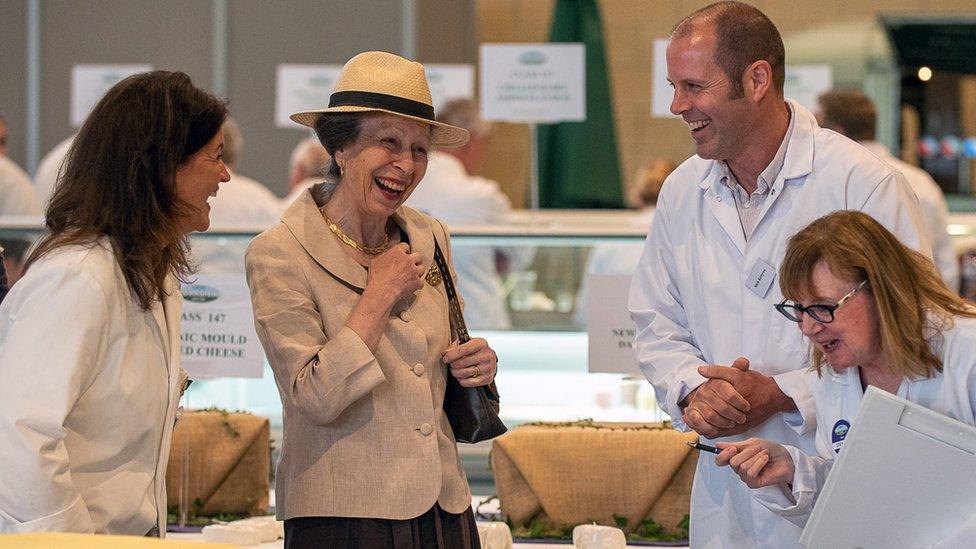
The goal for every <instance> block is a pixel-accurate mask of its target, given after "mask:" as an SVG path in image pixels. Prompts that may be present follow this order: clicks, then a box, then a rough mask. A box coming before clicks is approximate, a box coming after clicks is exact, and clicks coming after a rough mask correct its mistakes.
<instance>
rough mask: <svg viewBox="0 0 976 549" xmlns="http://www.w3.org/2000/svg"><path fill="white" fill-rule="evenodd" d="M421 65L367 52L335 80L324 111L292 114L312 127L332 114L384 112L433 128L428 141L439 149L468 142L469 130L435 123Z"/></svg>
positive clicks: (375, 52)
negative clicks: (320, 119)
mask: <svg viewBox="0 0 976 549" xmlns="http://www.w3.org/2000/svg"><path fill="white" fill-rule="evenodd" d="M433 105H434V102H433V100H432V99H431V97H430V88H429V87H428V85H427V75H426V74H425V73H424V66H423V65H421V64H420V63H417V62H415V61H409V60H407V59H404V58H402V57H400V56H399V55H394V54H392V53H386V52H383V51H367V52H364V53H361V54H359V55H357V56H355V57H353V58H352V59H350V60H349V61H348V62H347V63H346V64H345V66H343V67H342V72H341V73H340V74H339V80H338V81H336V84H335V87H334V88H333V89H332V95H331V96H329V106H328V108H325V109H318V110H314V111H304V112H299V113H295V114H293V115H291V119H292V120H294V121H295V122H298V123H299V124H301V125H303V126H308V127H310V128H315V123H316V122H317V121H318V120H319V117H320V116H324V115H327V114H329V113H334V112H385V113H389V114H395V115H397V116H402V117H403V118H408V119H410V120H416V121H417V122H421V123H423V124H428V125H430V126H432V127H433V130H432V131H431V141H432V143H433V144H434V145H438V146H442V147H460V146H461V145H464V144H465V143H467V142H468V130H465V129H463V128H458V127H455V126H450V125H447V124H442V123H440V122H437V121H436V120H434V106H433Z"/></svg>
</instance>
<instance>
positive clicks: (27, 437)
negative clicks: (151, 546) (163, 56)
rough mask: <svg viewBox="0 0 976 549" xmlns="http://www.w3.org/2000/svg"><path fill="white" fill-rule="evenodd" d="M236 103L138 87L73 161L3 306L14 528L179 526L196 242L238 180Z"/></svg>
mask: <svg viewBox="0 0 976 549" xmlns="http://www.w3.org/2000/svg"><path fill="white" fill-rule="evenodd" d="M226 116H227V111H226V107H225V106H224V104H223V103H222V102H220V101H218V100H217V99H215V98H214V97H212V96H210V95H209V94H207V93H205V92H203V91H201V90H199V89H198V88H196V87H194V85H193V84H192V83H191V82H190V79H189V77H187V76H186V75H185V74H183V73H179V72H164V71H156V72H150V73H145V74H140V75H136V76H132V77H130V78H127V79H125V80H123V81H122V82H120V83H119V84H117V85H116V86H115V87H113V88H112V89H111V90H109V91H108V93H107V94H106V95H105V97H104V98H102V100H101V101H100V102H99V103H98V104H97V105H96V107H95V109H94V110H93V111H92V112H91V114H90V115H89V117H88V119H87V120H86V121H85V124H84V125H83V126H82V128H81V130H80V131H79V133H78V136H77V137H76V139H75V140H74V143H73V145H72V147H71V150H70V152H69V154H68V158H67V161H66V165H65V168H64V172H63V174H62V175H61V178H60V181H59V182H58V185H57V187H56V190H55V192H54V195H53V196H52V198H51V200H50V202H49V205H48V208H47V212H46V216H47V221H46V224H47V229H48V233H47V234H46V235H45V236H44V237H43V238H42V239H41V241H40V242H39V243H38V245H37V247H36V248H35V249H34V251H33V252H32V253H31V255H30V257H29V258H28V260H27V267H26V274H25V275H24V277H23V278H22V279H20V281H19V282H18V283H17V284H16V286H15V287H14V288H12V289H11V291H10V293H9V294H8V296H7V298H6V300H5V301H4V302H3V304H2V305H0V387H2V388H3V389H2V391H3V397H2V398H0V440H2V441H3V465H2V467H0V532H6V533H13V532H25V531H38V530H53V531H70V532H87V533H106V534H130V535H147V534H148V535H156V534H159V533H162V532H165V521H166V491H165V485H164V484H165V478H166V465H167V459H168V457H169V446H170V437H171V433H172V428H173V423H174V417H175V413H176V408H177V405H178V402H179V396H180V393H181V389H182V386H183V382H184V381H185V375H184V374H183V371H182V370H181V369H180V349H179V336H180V307H181V305H180V293H179V286H178V280H179V279H182V278H185V277H186V275H188V274H189V273H190V264H189V260H188V256H187V254H188V249H187V234H188V233H190V232H192V231H202V230H205V229H206V228H207V226H208V225H209V218H208V213H209V206H208V205H207V200H208V198H209V197H210V196H212V195H213V194H214V193H216V192H217V189H218V186H219V184H220V183H221V182H223V181H227V180H228V175H227V170H226V168H225V167H224V165H223V160H222V158H221V147H222V141H221V134H220V126H221V124H222V123H223V121H224V118H225V117H226Z"/></svg>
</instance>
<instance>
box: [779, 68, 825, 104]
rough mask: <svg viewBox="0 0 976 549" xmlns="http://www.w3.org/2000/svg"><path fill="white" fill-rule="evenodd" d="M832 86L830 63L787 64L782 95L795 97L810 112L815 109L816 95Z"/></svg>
mask: <svg viewBox="0 0 976 549" xmlns="http://www.w3.org/2000/svg"><path fill="white" fill-rule="evenodd" d="M833 87H834V70H833V67H831V66H830V65H788V66H787V67H786V84H785V85H784V86H783V89H784V95H786V97H789V98H790V99H795V100H796V102H797V103H799V104H801V105H803V106H804V107H806V108H807V109H809V110H810V111H811V112H813V111H816V110H817V97H819V96H820V94H822V93H824V92H826V91H830V90H831V89H833Z"/></svg>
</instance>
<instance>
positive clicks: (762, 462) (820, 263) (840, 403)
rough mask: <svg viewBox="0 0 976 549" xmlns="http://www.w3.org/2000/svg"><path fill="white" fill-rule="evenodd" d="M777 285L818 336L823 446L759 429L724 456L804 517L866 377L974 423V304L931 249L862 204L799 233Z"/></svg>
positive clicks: (787, 513) (764, 495) (766, 495)
mask: <svg viewBox="0 0 976 549" xmlns="http://www.w3.org/2000/svg"><path fill="white" fill-rule="evenodd" d="M779 285H780V289H781V290H782V292H783V295H784V296H786V298H787V299H786V300H784V301H783V302H782V303H780V304H778V305H777V306H776V307H777V309H778V310H779V311H780V313H782V315H783V316H785V317H786V318H787V320H789V321H792V322H794V323H796V325H797V328H798V329H799V331H802V332H803V335H805V336H806V337H807V338H808V339H809V340H810V345H811V347H812V352H811V354H812V357H813V368H814V369H815V370H816V372H817V374H818V376H819V380H818V384H817V388H816V389H815V391H814V400H815V403H816V406H817V436H816V451H815V452H814V453H807V452H804V451H802V450H800V449H798V448H796V447H795V446H791V445H788V444H787V445H783V444H778V443H776V442H773V441H769V440H763V439H758V438H751V439H749V440H746V441H744V442H727V443H725V442H719V443H718V446H719V447H720V448H723V451H722V453H721V454H719V455H718V456H717V457H716V458H715V462H716V464H718V465H720V466H723V465H729V466H730V467H731V468H732V470H734V471H735V472H736V473H737V474H738V475H739V478H741V479H742V481H743V482H745V484H746V485H747V486H749V487H750V488H754V489H756V490H754V491H753V495H755V497H756V498H757V499H758V500H759V501H760V502H761V503H763V505H765V506H766V507H767V508H769V509H771V510H772V511H774V512H776V513H777V514H780V515H782V516H784V517H785V518H787V519H788V520H790V521H792V522H794V523H796V524H797V525H798V526H801V527H802V526H804V525H805V524H806V523H807V520H808V519H809V518H810V512H811V511H812V510H813V505H814V503H815V502H816V500H817V496H818V494H819V493H820V490H821V489H822V488H823V486H824V482H825V481H826V480H827V474H828V472H829V471H830V468H831V466H832V465H833V463H834V458H835V457H836V456H837V454H839V453H840V452H841V450H842V448H843V445H844V439H845V438H846V435H847V432H848V430H849V429H850V428H851V427H852V426H853V422H854V419H855V416H856V415H857V410H858V408H859V407H860V405H861V400H862V399H863V397H864V391H865V390H867V388H868V386H874V387H877V388H879V389H881V390H883V391H887V392H889V393H891V394H896V395H898V396H900V397H902V398H904V399H907V400H909V401H911V402H915V403H918V404H921V405H922V406H925V407H926V408H929V409H931V410H934V411H936V412H939V413H940V414H944V415H947V416H949V417H951V418H953V419H956V420H958V421H961V422H963V423H968V424H969V425H976V391H974V390H973V387H972V384H973V376H974V374H976V308H974V307H973V306H972V304H970V303H969V302H967V301H966V300H964V299H963V298H961V297H959V295H958V294H956V293H955V292H953V291H952V290H950V289H949V288H947V287H946V285H945V284H944V283H943V281H942V279H941V276H940V275H939V272H938V271H937V270H936V268H935V265H934V264H933V263H932V261H931V260H929V259H928V258H927V257H925V256H923V255H922V254H920V253H918V252H915V251H912V250H910V249H908V248H907V247H906V246H905V245H904V244H902V243H900V242H899V241H898V239H897V238H895V236H894V235H893V234H891V232H889V231H888V230H886V229H885V228H884V227H882V226H881V224H880V223H878V222H877V221H875V220H874V219H873V218H871V217H870V216H868V215H866V214H863V213H861V212H856V211H841V212H834V213H832V214H830V215H828V216H825V217H822V218H820V219H818V220H816V221H814V222H813V223H811V224H810V225H809V226H807V227H806V228H805V229H803V230H802V231H800V232H798V233H797V234H796V235H794V236H793V238H791V239H790V243H789V246H788V247H787V248H786V257H785V258H784V259H783V264H782V266H781V267H780V271H779ZM917 465H918V464H911V465H907V466H906V470H905V473H906V474H908V473H910V472H911V471H910V468H911V467H914V466H917ZM945 482H947V483H949V482H952V479H951V478H949V477H946V479H945ZM945 534H947V533H945V532H940V533H938V536H939V537H942V536H944V535H945ZM970 535H971V534H970ZM936 539H938V538H936ZM968 541H969V543H968V544H967V546H970V547H971V546H972V542H973V541H974V540H973V539H972V538H971V539H969V540H968Z"/></svg>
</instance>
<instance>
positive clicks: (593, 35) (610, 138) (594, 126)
mask: <svg viewBox="0 0 976 549" xmlns="http://www.w3.org/2000/svg"><path fill="white" fill-rule="evenodd" d="M549 41H550V42H582V43H583V44H584V46H585V47H586V121H584V122H560V123H558V124H542V125H540V126H539V132H538V139H539V142H538V145H539V205H540V207H542V208H622V207H623V191H622V188H621V184H620V162H619V159H618V157H617V138H616V134H615V133H614V130H613V103H612V100H611V97H610V79H609V78H608V76H607V64H606V57H605V55H604V48H603V25H602V23H601V22H600V12H599V10H598V9H597V5H596V0H556V8H555V12H554V13H553V17H552V29H551V32H550V33H549Z"/></svg>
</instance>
